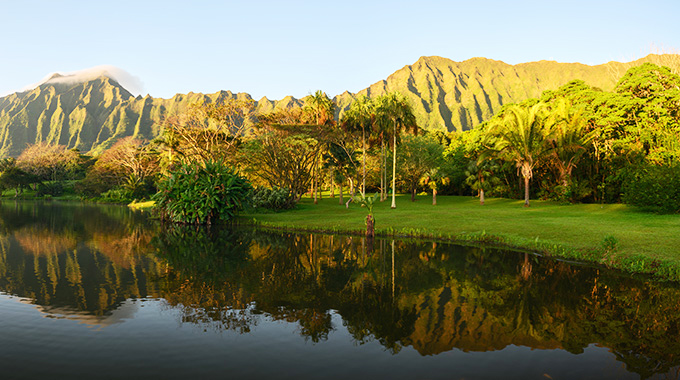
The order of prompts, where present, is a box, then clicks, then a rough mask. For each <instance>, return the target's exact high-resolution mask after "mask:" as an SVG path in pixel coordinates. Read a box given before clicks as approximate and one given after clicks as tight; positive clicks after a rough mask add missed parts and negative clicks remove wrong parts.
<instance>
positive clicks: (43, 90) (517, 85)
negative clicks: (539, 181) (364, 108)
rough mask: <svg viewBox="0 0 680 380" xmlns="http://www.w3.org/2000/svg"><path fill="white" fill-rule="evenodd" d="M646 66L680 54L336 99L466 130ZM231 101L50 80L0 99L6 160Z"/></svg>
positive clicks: (429, 64)
mask: <svg viewBox="0 0 680 380" xmlns="http://www.w3.org/2000/svg"><path fill="white" fill-rule="evenodd" d="M648 61H652V62H655V63H657V64H665V65H667V66H670V67H671V68H673V69H675V70H677V68H678V56H677V55H649V56H647V57H645V58H643V59H640V60H638V61H635V62H629V63H618V62H610V63H607V64H604V65H598V66H587V65H583V64H580V63H558V62H553V61H540V62H531V63H524V64H519V65H509V64H506V63H503V62H500V61H494V60H490V59H486V58H473V59H469V60H467V61H464V62H454V61H451V60H449V59H446V58H441V57H422V58H421V59H419V60H418V61H417V62H416V63H414V64H413V65H408V66H405V67H404V68H402V69H400V70H398V71H397V72H395V73H394V74H392V75H390V76H389V77H388V78H387V79H386V80H383V81H380V82H378V83H375V84H373V85H371V86H369V87H368V88H366V89H365V90H362V91H360V92H359V93H358V94H350V93H347V92H345V93H343V94H341V95H338V96H336V97H335V101H336V103H337V105H338V112H339V113H342V112H344V110H346V109H347V107H349V104H350V103H351V102H352V100H353V99H355V98H356V96H357V95H361V94H365V95H368V96H369V97H374V96H378V95H381V94H385V93H387V92H392V91H399V92H401V93H402V94H404V95H405V96H406V97H407V98H408V99H409V100H410V102H411V105H412V107H413V110H414V113H415V116H416V120H417V122H418V125H419V126H420V127H422V128H425V129H429V130H448V131H454V130H458V131H461V130H468V129H471V128H472V127H474V126H475V125H478V124H480V123H481V122H483V121H485V120H488V119H489V118H491V117H492V116H493V115H494V114H495V113H496V112H498V110H499V109H500V108H501V106H502V105H504V104H509V103H517V102H521V101H523V100H526V99H529V98H535V97H538V96H540V95H541V93H542V92H543V91H545V90H551V89H557V88H559V87H560V86H562V85H564V84H565V83H567V82H569V81H570V80H574V79H581V80H583V81H585V82H586V83H587V84H589V85H590V86H593V87H598V88H601V89H603V90H611V89H612V88H613V87H614V85H615V84H616V82H617V80H618V79H619V77H620V76H621V75H622V74H623V73H624V72H625V71H626V70H627V68H629V67H632V66H635V65H638V64H641V63H643V62H648ZM54 79H58V76H57V77H55V78H54ZM227 97H230V98H237V99H242V100H244V99H251V97H250V95H248V94H246V93H238V94H234V93H232V92H230V91H220V92H216V93H213V94H201V93H191V92H190V93H188V94H177V95H175V96H173V97H172V98H170V99H162V98H153V97H151V96H149V95H147V96H145V97H141V96H138V97H134V96H133V95H132V94H131V93H130V92H129V91H127V90H126V89H125V88H123V87H122V86H121V85H120V84H119V83H118V82H116V81H115V80H113V79H111V78H109V77H107V76H101V77H99V78H96V79H94V80H90V81H87V82H84V83H71V84H68V83H67V82H64V81H63V78H62V80H48V81H46V82H44V83H43V84H41V85H40V86H38V87H36V88H34V89H33V90H29V91H25V92H21V93H14V94H11V95H8V96H5V97H2V98H0V157H7V156H17V155H18V154H19V153H21V151H22V150H23V149H25V148H26V146H27V145H29V144H33V143H36V142H47V143H51V144H60V145H65V146H67V147H68V148H77V149H79V150H80V151H81V152H90V153H94V154H97V153H100V152H102V151H103V150H104V149H106V148H108V147H110V146H112V145H113V143H115V142H116V141H118V140H119V139H121V138H123V137H127V136H135V137H140V138H144V139H152V138H154V137H156V136H158V135H159V133H160V130H161V120H163V119H164V118H165V117H166V116H170V115H174V114H178V113H181V112H183V111H184V110H186V109H187V107H188V106H189V105H190V104H192V103H202V102H209V103H212V102H218V101H219V100H221V99H224V98H227ZM302 103H303V102H302V101H301V100H298V99H295V98H293V97H290V96H289V97H286V98H284V99H281V100H269V99H267V98H262V99H260V100H259V101H256V102H255V111H256V112H258V113H262V112H270V111H272V110H274V109H275V108H281V107H290V106H299V105H301V104H302Z"/></svg>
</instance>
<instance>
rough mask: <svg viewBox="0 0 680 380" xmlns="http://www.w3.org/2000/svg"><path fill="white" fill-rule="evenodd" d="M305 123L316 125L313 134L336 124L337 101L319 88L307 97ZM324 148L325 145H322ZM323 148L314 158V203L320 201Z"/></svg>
mask: <svg viewBox="0 0 680 380" xmlns="http://www.w3.org/2000/svg"><path fill="white" fill-rule="evenodd" d="M302 111H303V116H304V118H303V120H302V122H303V123H306V124H308V125H309V126H312V125H315V126H316V129H318V130H317V131H313V132H312V134H315V135H321V134H323V133H324V132H325V131H326V130H327V129H328V128H327V127H331V126H334V125H335V103H334V102H333V101H332V100H331V99H330V98H329V97H328V95H326V93H325V92H323V91H321V90H317V91H316V92H315V93H314V95H310V96H308V97H307V98H306V99H305V105H304V107H303V108H302ZM320 147H321V148H323V145H320ZM322 151H323V149H321V150H319V152H318V154H317V156H316V157H315V158H314V165H313V167H312V169H313V181H312V192H313V194H314V204H316V203H317V202H318V200H317V194H318V193H319V167H320V166H321V165H320V162H319V161H320V160H321V153H322Z"/></svg>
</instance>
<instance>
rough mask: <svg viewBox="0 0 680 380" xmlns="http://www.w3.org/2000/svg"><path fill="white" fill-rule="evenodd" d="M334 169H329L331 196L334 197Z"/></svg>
mask: <svg viewBox="0 0 680 380" xmlns="http://www.w3.org/2000/svg"><path fill="white" fill-rule="evenodd" d="M334 172H335V170H333V169H331V198H335V179H334V176H333V174H334Z"/></svg>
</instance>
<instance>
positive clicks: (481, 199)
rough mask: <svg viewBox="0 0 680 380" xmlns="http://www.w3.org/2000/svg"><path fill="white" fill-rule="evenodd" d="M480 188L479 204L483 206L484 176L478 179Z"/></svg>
mask: <svg viewBox="0 0 680 380" xmlns="http://www.w3.org/2000/svg"><path fill="white" fill-rule="evenodd" d="M480 183H481V186H480V189H479V204H480V205H482V206H484V177H482V178H481V179H480Z"/></svg>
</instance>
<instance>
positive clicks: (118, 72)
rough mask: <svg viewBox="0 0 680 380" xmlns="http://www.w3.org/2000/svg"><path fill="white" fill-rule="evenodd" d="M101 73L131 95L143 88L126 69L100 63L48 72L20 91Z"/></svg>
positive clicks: (83, 79) (138, 80) (84, 80)
mask: <svg viewBox="0 0 680 380" xmlns="http://www.w3.org/2000/svg"><path fill="white" fill-rule="evenodd" d="M102 75H103V76H107V77H109V78H111V79H113V80H115V81H116V82H118V83H119V84H120V85H121V86H123V87H124V88H125V89H126V90H128V91H130V93H132V94H133V95H140V94H141V93H142V91H143V90H144V86H143V84H142V81H141V80H140V79H139V78H138V77H136V76H133V75H131V74H130V73H128V72H127V71H125V70H123V69H121V68H118V67H115V66H112V65H100V66H95V67H91V68H89V69H84V70H78V71H71V72H54V73H50V74H48V75H47V76H45V77H44V78H43V79H42V80H41V81H40V82H38V83H35V84H32V85H29V86H26V87H24V88H22V89H21V90H20V92H23V91H29V90H32V89H34V88H36V87H38V86H40V85H42V84H44V83H48V82H49V83H63V84H77V83H83V82H87V81H90V80H93V79H96V78H99V77H100V76H102Z"/></svg>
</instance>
